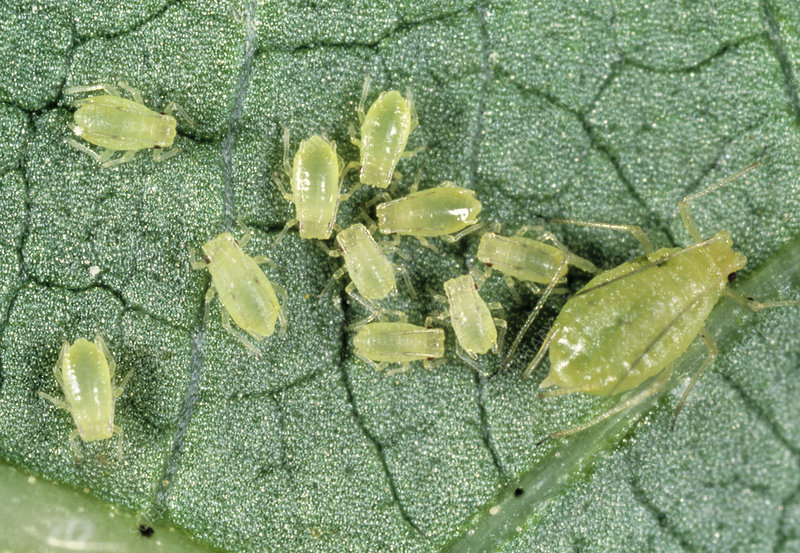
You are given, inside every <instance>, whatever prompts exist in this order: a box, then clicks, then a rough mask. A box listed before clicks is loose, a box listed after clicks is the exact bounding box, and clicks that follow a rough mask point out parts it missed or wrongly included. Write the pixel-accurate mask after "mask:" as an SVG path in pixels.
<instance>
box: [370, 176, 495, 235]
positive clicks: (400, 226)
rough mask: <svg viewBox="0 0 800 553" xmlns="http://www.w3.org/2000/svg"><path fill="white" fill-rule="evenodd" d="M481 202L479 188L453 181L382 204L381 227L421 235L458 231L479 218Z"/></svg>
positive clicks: (379, 209)
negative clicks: (474, 189) (470, 188)
mask: <svg viewBox="0 0 800 553" xmlns="http://www.w3.org/2000/svg"><path fill="white" fill-rule="evenodd" d="M480 212H481V203H480V201H478V199H477V198H476V197H475V192H474V191H472V190H469V189H466V188H462V187H460V186H456V185H454V184H453V183H451V182H445V183H444V185H442V186H438V187H435V188H429V189H427V190H420V191H417V192H412V193H411V194H409V195H408V196H405V197H403V198H398V199H396V200H392V201H389V202H384V203H382V204H379V205H378V206H377V207H376V208H375V214H376V217H377V219H378V229H379V230H380V231H381V232H382V233H384V234H402V235H407V236H417V237H432V236H445V235H449V234H453V233H458V232H460V231H462V230H464V229H465V228H467V227H470V226H472V225H474V224H475V223H477V222H478V215H479V214H480Z"/></svg>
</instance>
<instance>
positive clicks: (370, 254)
mask: <svg viewBox="0 0 800 553" xmlns="http://www.w3.org/2000/svg"><path fill="white" fill-rule="evenodd" d="M336 242H337V243H338V244H339V249H338V250H331V251H330V252H328V253H329V255H331V256H332V257H337V256H342V257H343V258H344V265H343V266H342V267H340V268H339V269H337V270H336V272H335V273H333V276H332V277H331V282H330V284H329V285H328V287H326V288H325V290H323V291H322V293H321V294H320V295H321V296H322V295H324V294H325V293H326V292H327V291H328V289H329V286H332V285H333V283H334V282H335V281H336V280H338V279H339V278H341V277H342V276H343V275H344V274H345V273H348V274H349V275H350V280H351V282H350V283H349V284H348V285H347V286H346V287H345V292H347V293H348V294H350V296H352V297H353V298H354V299H355V300H356V301H358V302H359V303H360V304H361V305H363V306H364V307H366V308H367V309H368V310H369V311H370V312H371V315H370V316H369V317H368V318H367V319H366V320H364V321H361V323H366V322H369V321H371V320H373V319H374V318H375V317H377V316H378V314H379V313H380V310H379V309H378V308H377V307H376V306H375V304H374V302H375V301H376V300H382V299H383V298H385V297H386V296H388V295H389V294H391V293H392V292H394V291H395V290H396V289H397V282H396V280H395V277H394V273H395V271H397V272H399V273H400V274H401V275H402V276H403V277H404V279H405V280H406V285H407V286H408V287H409V289H410V290H411V291H412V294H413V288H412V287H411V283H410V281H409V279H408V274H407V273H406V271H405V269H404V268H403V267H399V266H398V267H395V266H394V265H392V263H391V262H390V261H389V260H388V259H387V258H386V255H385V254H384V253H383V251H382V250H381V246H379V245H378V244H377V243H376V242H375V239H373V238H372V235H371V234H370V232H369V230H367V228H366V227H365V226H364V225H362V224H360V223H356V224H354V225H352V226H350V227H348V228H346V229H344V230H342V231H340V232H339V233H338V234H337V235H336ZM384 247H388V248H393V247H394V246H393V245H388V246H387V245H384ZM356 290H357V292H356ZM359 324H360V323H359Z"/></svg>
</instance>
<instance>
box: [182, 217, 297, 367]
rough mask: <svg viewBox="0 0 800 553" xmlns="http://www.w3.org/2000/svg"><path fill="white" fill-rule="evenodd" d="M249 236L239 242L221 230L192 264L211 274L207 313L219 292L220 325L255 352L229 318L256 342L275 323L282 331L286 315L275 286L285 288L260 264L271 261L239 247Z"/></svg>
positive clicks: (256, 351) (283, 330) (207, 243)
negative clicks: (271, 279)
mask: <svg viewBox="0 0 800 553" xmlns="http://www.w3.org/2000/svg"><path fill="white" fill-rule="evenodd" d="M251 238H252V233H251V232H250V231H247V232H246V233H245V235H244V237H243V238H242V240H241V242H237V241H236V239H235V238H234V237H233V235H232V234H231V233H230V232H223V233H222V234H220V235H219V236H217V237H216V238H214V239H213V240H209V241H208V242H206V243H205V244H204V245H203V259H198V260H193V261H192V267H193V268H194V269H206V268H207V269H208V271H209V272H210V273H211V286H209V288H208V292H207V293H206V313H207V312H208V305H209V303H210V302H211V300H213V299H214V295H215V294H219V300H220V302H221V303H222V309H221V310H220V316H221V318H222V326H223V328H225V330H227V331H228V332H229V333H230V334H231V335H232V336H233V337H235V338H236V339H237V340H239V341H240V342H241V343H242V344H243V345H244V346H245V347H246V348H247V349H248V350H250V351H251V352H253V353H258V350H257V349H256V347H255V346H254V345H253V343H252V342H250V340H248V339H247V338H246V337H245V336H243V335H242V334H241V333H240V332H238V331H236V330H235V329H234V328H233V327H231V322H230V320H231V319H233V321H234V322H235V323H236V324H237V325H238V326H239V328H241V329H242V330H244V331H245V332H247V333H248V334H249V335H250V336H252V337H253V338H255V339H256V340H258V341H261V340H263V339H264V338H266V337H267V336H271V335H272V334H273V333H274V332H275V324H276V322H280V325H281V331H282V332H285V330H286V317H285V316H284V314H283V310H282V309H281V305H280V303H279V302H278V296H277V295H276V294H275V288H278V290H279V291H281V293H282V294H283V295H284V296H285V291H283V289H282V288H280V287H279V286H278V285H277V284H273V283H272V282H270V281H269V279H267V276H266V275H265V274H264V271H263V270H261V267H259V265H260V264H262V263H269V262H270V261H269V259H268V258H267V257H265V256H257V257H250V256H249V255H247V254H246V253H244V251H243V250H242V247H244V246H245V245H247V243H248V242H249V241H250V239H251ZM192 255H193V254H192ZM193 256H194V255H193Z"/></svg>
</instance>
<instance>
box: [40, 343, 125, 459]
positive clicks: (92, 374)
mask: <svg viewBox="0 0 800 553" xmlns="http://www.w3.org/2000/svg"><path fill="white" fill-rule="evenodd" d="M116 366H117V364H116V363H115V362H114V357H113V356H112V355H111V352H110V351H108V348H107V347H106V343H105V342H104V341H103V338H102V336H100V334H97V335H96V336H95V337H94V341H93V342H90V341H88V340H86V339H84V338H79V339H77V340H75V342H74V343H73V344H72V345H70V343H69V342H67V341H66V340H64V342H63V343H62V345H61V351H60V353H59V355H58V361H57V362H56V365H55V367H53V374H54V375H55V377H56V382H58V386H59V387H60V388H61V391H62V392H63V393H64V399H63V400H61V399H58V398H55V397H53V396H51V395H50V394H47V393H45V392H42V391H41V390H39V391H37V392H36V393H38V394H39V396H40V397H42V398H44V399H46V400H48V401H50V402H51V403H52V404H53V405H55V406H56V407H60V408H61V409H65V410H66V411H69V413H70V414H71V415H72V419H73V420H74V421H75V426H76V428H75V430H73V431H72V432H71V433H70V435H69V444H70V447H71V448H72V451H73V452H74V453H75V457H76V458H77V459H78V460H79V461H80V460H81V459H82V458H83V454H82V453H81V451H80V449H79V448H78V444H77V442H76V440H75V438H76V437H77V436H80V437H81V439H82V440H83V441H84V442H93V441H95V440H106V439H108V438H110V437H111V436H112V435H114V434H117V435H118V436H119V444H118V448H117V453H118V456H119V457H120V458H121V457H122V427H120V426H118V425H116V424H114V403H115V402H116V400H117V399H118V398H119V397H120V396H121V395H122V392H123V390H124V389H125V384H126V383H127V381H128V379H129V378H130V377H131V375H132V374H133V373H132V372H129V373H128V374H127V375H126V376H125V378H124V379H123V381H122V383H121V384H120V385H119V386H118V387H116V388H114V387H113V381H114V372H115V370H116Z"/></svg>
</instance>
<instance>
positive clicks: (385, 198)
mask: <svg viewBox="0 0 800 553" xmlns="http://www.w3.org/2000/svg"><path fill="white" fill-rule="evenodd" d="M391 201H392V196H391V195H390V194H389V193H388V192H381V193H380V194H378V195H377V196H375V197H374V198H372V199H371V200H369V201H368V202H365V203H364V205H363V209H364V210H367V209H369V208H371V207H372V206H373V205H375V204H379V203H381V202H391Z"/></svg>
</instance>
